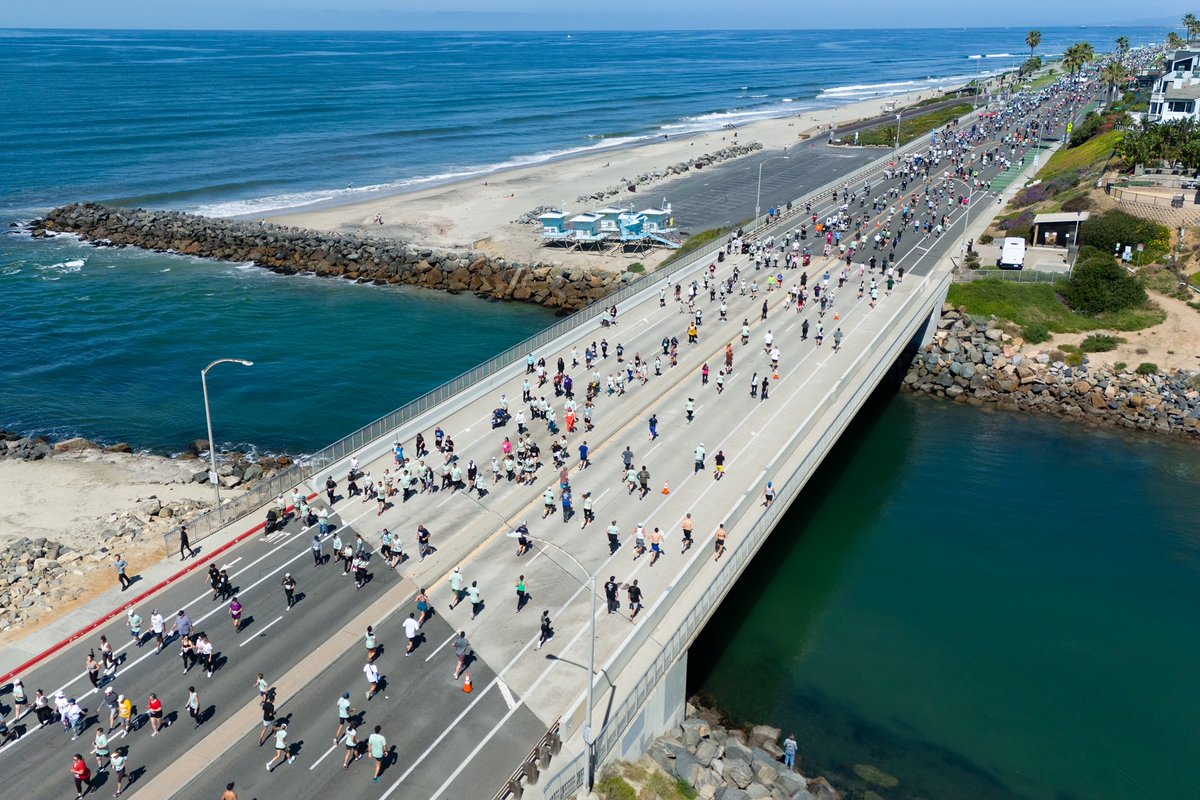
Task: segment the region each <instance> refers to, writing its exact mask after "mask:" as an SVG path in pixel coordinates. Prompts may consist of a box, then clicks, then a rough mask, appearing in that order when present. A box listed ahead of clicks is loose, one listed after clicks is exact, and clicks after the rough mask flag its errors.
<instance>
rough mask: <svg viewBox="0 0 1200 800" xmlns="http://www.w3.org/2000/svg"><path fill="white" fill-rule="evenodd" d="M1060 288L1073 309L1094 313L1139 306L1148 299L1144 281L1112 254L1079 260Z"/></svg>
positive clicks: (1064, 298) (1084, 312)
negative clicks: (1118, 262) (1080, 262)
mask: <svg viewBox="0 0 1200 800" xmlns="http://www.w3.org/2000/svg"><path fill="white" fill-rule="evenodd" d="M1060 292H1061V294H1062V297H1063V300H1064V301H1066V304H1067V305H1068V306H1070V307H1071V308H1072V309H1073V310H1075V311H1078V312H1080V313H1083V314H1091V315H1095V314H1101V313H1103V312H1105V311H1122V310H1124V309H1127V308H1137V307H1138V306H1140V305H1143V304H1145V302H1146V300H1147V296H1146V290H1145V289H1144V288H1142V285H1141V284H1140V283H1138V281H1137V279H1136V278H1134V277H1133V276H1131V275H1130V274H1129V273H1128V272H1126V271H1125V269H1124V267H1121V266H1120V265H1119V264H1117V262H1116V260H1115V259H1113V258H1112V257H1111V256H1100V255H1097V256H1093V257H1092V258H1089V259H1088V260H1087V261H1085V262H1083V263H1082V264H1077V265H1076V266H1075V269H1074V271H1073V272H1072V273H1071V278H1070V279H1069V280H1068V281H1067V282H1066V283H1065V284H1063V285H1062V287H1061V289H1060Z"/></svg>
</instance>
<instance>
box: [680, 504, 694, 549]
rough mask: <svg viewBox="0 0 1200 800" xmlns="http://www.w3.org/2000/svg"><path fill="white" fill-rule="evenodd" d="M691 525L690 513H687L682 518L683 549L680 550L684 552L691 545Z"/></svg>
mask: <svg viewBox="0 0 1200 800" xmlns="http://www.w3.org/2000/svg"><path fill="white" fill-rule="evenodd" d="M693 527H694V525H693V523H692V515H691V513H689V514H688V515H687V516H685V517H684V518H683V550H682V551H681V552H684V553H686V552H687V551H688V550H689V549H690V548H691V546H692V529H693Z"/></svg>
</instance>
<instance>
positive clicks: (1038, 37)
mask: <svg viewBox="0 0 1200 800" xmlns="http://www.w3.org/2000/svg"><path fill="white" fill-rule="evenodd" d="M1041 43H1042V32H1041V31H1030V32H1029V33H1027V34H1025V44H1027V45H1029V57H1030V58H1033V51H1034V50H1035V49H1036V48H1037V46H1038V45H1039V44H1041Z"/></svg>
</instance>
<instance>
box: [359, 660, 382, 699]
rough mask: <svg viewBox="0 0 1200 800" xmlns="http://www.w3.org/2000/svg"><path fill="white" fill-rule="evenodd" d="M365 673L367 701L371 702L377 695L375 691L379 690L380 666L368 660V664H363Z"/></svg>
mask: <svg viewBox="0 0 1200 800" xmlns="http://www.w3.org/2000/svg"><path fill="white" fill-rule="evenodd" d="M363 675H366V676H367V684H368V688H367V701H368V702H370V700H371V698H372V697H374V696H375V693H376V692H378V691H379V679H380V677H381V676H380V674H379V667H377V666H375V665H374V664H372V663H370V662H367V664H366V665H364V666H363Z"/></svg>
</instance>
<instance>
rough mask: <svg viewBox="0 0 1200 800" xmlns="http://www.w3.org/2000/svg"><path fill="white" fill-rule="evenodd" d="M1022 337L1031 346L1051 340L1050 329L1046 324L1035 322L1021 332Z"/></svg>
mask: <svg viewBox="0 0 1200 800" xmlns="http://www.w3.org/2000/svg"><path fill="white" fill-rule="evenodd" d="M1021 337H1022V338H1023V339H1025V341H1027V342H1029V343H1030V344H1040V343H1041V342H1044V341H1046V340H1047V339H1049V338H1050V329H1049V328H1047V327H1046V325H1045V323H1042V322H1033V323H1030V324H1029V325H1026V326H1025V327H1024V328H1023V329H1022V330H1021Z"/></svg>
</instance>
